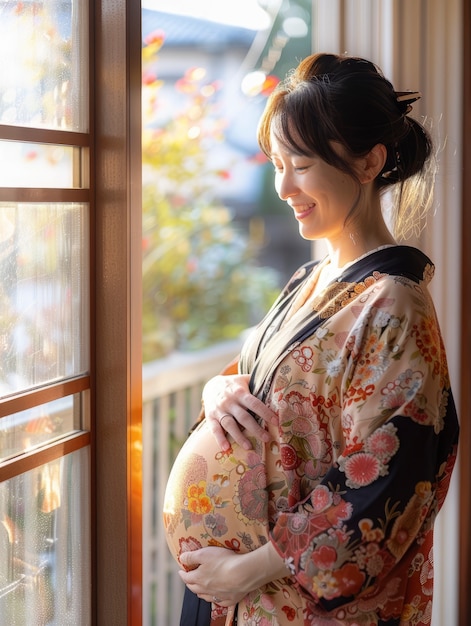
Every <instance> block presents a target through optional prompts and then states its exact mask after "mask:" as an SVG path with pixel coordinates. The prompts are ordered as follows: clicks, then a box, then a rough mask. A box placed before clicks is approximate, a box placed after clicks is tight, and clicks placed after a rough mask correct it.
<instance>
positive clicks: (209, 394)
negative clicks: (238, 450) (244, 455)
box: [203, 375, 278, 450]
mask: <svg viewBox="0 0 471 626" xmlns="http://www.w3.org/2000/svg"><path fill="white" fill-rule="evenodd" d="M249 381H250V377H249V376H244V375H234V376H215V377H214V378H213V379H211V381H209V383H207V385H206V386H205V389H204V392H203V400H204V406H205V415H206V419H207V420H208V423H209V425H210V428H211V431H212V433H213V436H214V438H215V439H216V441H217V443H218V445H219V446H220V448H221V449H222V450H228V449H229V448H230V442H229V441H228V438H227V436H228V435H230V436H231V437H232V438H233V439H234V441H235V442H236V443H237V444H238V445H240V446H242V447H243V448H245V449H246V450H249V449H251V448H252V447H253V446H252V444H251V442H250V439H249V436H252V437H255V438H256V439H258V440H259V441H265V442H268V441H269V440H270V436H269V434H268V433H267V431H266V430H265V428H264V426H263V423H272V424H273V423H275V424H277V423H278V417H277V415H276V413H274V412H273V411H272V410H271V409H270V408H269V407H268V406H266V405H265V404H264V403H263V402H262V401H261V400H259V399H258V398H257V397H255V396H254V395H252V394H251V393H250V390H249ZM260 420H261V422H262V424H261V423H260Z"/></svg>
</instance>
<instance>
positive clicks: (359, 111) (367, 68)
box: [258, 53, 433, 199]
mask: <svg viewBox="0 0 471 626" xmlns="http://www.w3.org/2000/svg"><path fill="white" fill-rule="evenodd" d="M418 97H420V95H419V94H416V95H415V97H411V98H410V100H409V101H408V100H407V96H405V97H403V98H400V99H399V101H398V93H396V92H395V91H394V88H393V86H392V84H391V83H390V82H389V81H388V80H387V79H386V78H385V77H384V76H383V74H382V73H381V71H380V70H379V68H378V67H376V65H374V64H373V63H371V62H370V61H367V60H365V59H361V58H357V57H348V56H339V55H335V54H325V53H319V54H314V55H311V56H309V57H307V58H306V59H304V60H303V61H301V63H300V64H299V65H298V67H297V68H296V69H295V70H294V71H293V72H292V73H291V74H289V75H288V76H287V78H286V79H285V80H284V81H282V82H281V83H280V84H279V85H278V87H277V88H276V90H275V91H274V92H273V93H272V94H271V95H270V97H269V99H268V101H267V104H266V107H265V111H264V113H263V115H262V117H261V120H260V123H259V127H258V141H259V145H260V147H261V149H262V150H263V152H264V153H265V154H266V155H267V156H268V157H270V155H271V144H270V133H271V132H273V133H274V135H275V136H276V138H277V140H278V141H279V142H280V143H282V144H283V145H284V146H286V147H287V148H288V149H289V150H290V151H292V152H294V153H295V154H299V155H304V156H312V155H318V156H320V157H321V158H322V159H323V160H324V161H326V162H327V163H328V164H330V165H332V166H334V167H337V168H338V169H340V170H342V171H344V172H346V173H348V174H349V175H350V176H353V177H355V173H354V170H353V168H352V163H351V158H354V157H361V156H365V155H366V154H368V152H369V151H370V150H371V149H372V148H373V147H374V146H375V145H377V144H383V145H384V146H385V147H386V150H387V157H386V162H385V165H384V167H383V169H382V171H381V172H380V173H379V174H378V176H377V178H376V181H375V182H376V185H377V188H378V189H380V190H381V189H385V188H386V187H390V186H391V185H393V184H395V183H398V182H399V183H401V190H400V194H401V195H402V191H403V189H402V186H403V183H404V182H405V181H406V180H407V179H409V178H411V177H413V176H414V175H417V174H419V175H420V174H421V173H422V172H425V170H426V164H427V162H428V161H429V158H430V157H431V155H432V151H433V146H432V140H431V138H430V135H429V133H428V132H427V130H426V129H425V128H424V126H422V125H421V124H420V123H419V122H417V121H416V120H415V119H413V118H412V117H409V115H408V114H407V113H408V112H409V110H410V108H411V107H410V102H412V101H413V100H415V99H417V98H418ZM334 142H337V143H340V144H341V145H342V146H343V147H344V148H345V152H346V155H347V156H346V157H342V156H341V155H339V153H338V151H336V150H335V149H334ZM349 157H351V158H350V160H349ZM422 195H423V196H425V194H422ZM416 199H417V194H416Z"/></svg>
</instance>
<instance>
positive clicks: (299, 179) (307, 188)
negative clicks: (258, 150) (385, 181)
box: [271, 134, 359, 242]
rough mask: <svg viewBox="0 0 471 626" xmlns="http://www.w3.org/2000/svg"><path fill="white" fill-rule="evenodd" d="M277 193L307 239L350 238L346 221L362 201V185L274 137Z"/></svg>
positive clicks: (273, 161)
mask: <svg viewBox="0 0 471 626" xmlns="http://www.w3.org/2000/svg"><path fill="white" fill-rule="evenodd" d="M271 147H272V154H271V160H272V163H273V165H274V167H275V189H276V192H277V193H278V195H279V196H280V198H281V199H282V200H285V201H286V202H287V203H288V204H289V206H290V207H291V208H292V209H293V212H294V216H295V218H296V219H297V220H298V222H299V232H300V234H301V236H302V237H304V239H324V238H325V239H327V240H329V241H332V242H334V241H339V240H341V239H342V238H343V237H345V236H348V233H345V228H344V226H345V221H346V219H347V216H348V215H349V213H350V211H351V210H352V208H353V207H354V205H355V203H356V202H357V200H358V194H359V186H358V183H357V182H356V181H355V180H354V179H353V178H352V177H351V176H349V175H347V174H345V173H344V172H342V171H340V170H339V169H337V168H335V167H333V166H332V165H328V164H327V163H326V162H325V161H323V160H322V159H321V158H320V157H318V156H314V157H305V156H299V155H296V154H294V153H293V152H290V151H289V150H288V149H287V148H286V147H285V146H283V145H282V144H280V142H279V141H277V139H276V137H275V136H274V135H273V134H272V137H271Z"/></svg>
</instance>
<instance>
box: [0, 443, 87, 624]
mask: <svg viewBox="0 0 471 626" xmlns="http://www.w3.org/2000/svg"><path fill="white" fill-rule="evenodd" d="M89 465H90V461H89V451H88V448H84V449H82V450H79V451H77V452H74V453H72V454H69V455H67V456H65V457H63V458H61V459H58V460H57V461H52V462H51V463H48V464H47V465H43V466H42V467H39V468H38V469H35V470H33V471H30V472H26V473H25V474H21V475H20V476H17V477H15V478H12V479H11V480H8V481H6V482H4V483H1V484H0V555H1V558H0V625H1V626H30V625H31V626H33V625H34V626H46V625H48V626H67V625H70V626H72V625H76V624H90V623H91V612H90V580H91V566H90V496H89V487H90V470H89Z"/></svg>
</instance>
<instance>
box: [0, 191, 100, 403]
mask: <svg viewBox="0 0 471 626" xmlns="http://www.w3.org/2000/svg"><path fill="white" fill-rule="evenodd" d="M89 248H90V246H89V216H88V206H87V205H85V204H79V203H70V204H9V203H0V275H1V277H2V280H1V281H0V397H2V396H4V395H8V394H11V393H13V392H18V391H20V390H25V389H28V388H30V387H34V386H37V385H41V384H45V383H49V382H51V381H54V380H57V379H61V378H67V377H72V376H75V375H78V374H83V373H85V372H87V371H88V369H89V349H88V344H89V261H88V258H89V252H90V250H89Z"/></svg>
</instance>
